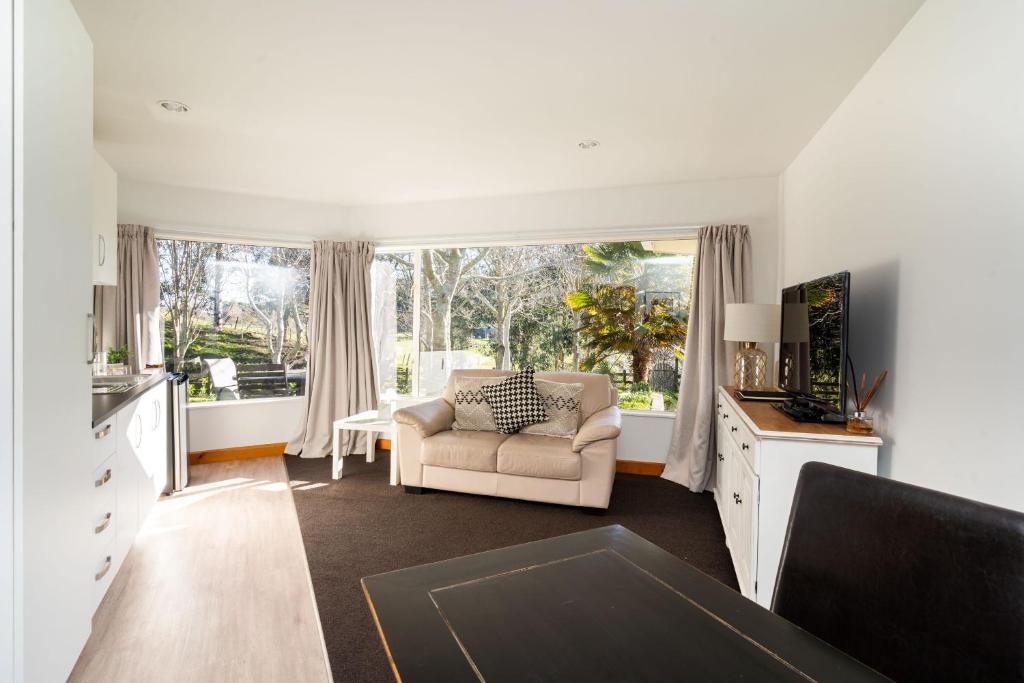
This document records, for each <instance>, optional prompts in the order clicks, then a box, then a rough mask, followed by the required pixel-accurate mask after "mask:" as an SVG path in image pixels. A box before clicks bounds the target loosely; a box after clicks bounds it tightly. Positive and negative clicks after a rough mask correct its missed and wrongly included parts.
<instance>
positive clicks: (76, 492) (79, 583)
mask: <svg viewBox="0 0 1024 683" xmlns="http://www.w3.org/2000/svg"><path fill="white" fill-rule="evenodd" d="M0 26H3V29H2V30H3V31H4V32H6V31H11V32H12V35H14V36H16V37H17V40H16V41H15V42H14V45H13V49H10V48H8V49H7V50H6V51H5V53H6V54H7V55H8V58H9V59H11V60H13V63H12V62H10V61H7V62H6V64H7V66H6V69H7V70H8V71H10V72H11V73H13V75H14V87H13V91H8V95H9V96H11V99H7V98H4V97H0V99H4V100H5V102H6V107H7V109H8V110H11V111H12V112H13V117H14V120H15V121H16V126H15V128H14V130H13V131H9V132H8V133H7V134H6V136H5V143H6V148H7V149H13V150H14V151H13V156H12V157H11V158H10V160H9V161H5V164H4V165H5V166H7V167H9V168H10V169H11V176H12V177H11V181H12V184H11V186H10V187H8V189H7V194H8V195H9V196H10V197H11V198H12V201H13V206H14V212H13V216H12V218H13V220H11V221H5V226H7V227H5V228H3V229H4V230H6V231H7V235H6V237H5V238H4V239H2V240H0V241H2V242H3V243H4V244H5V245H7V246H5V247H3V248H2V249H0V251H2V252H4V253H5V254H10V256H11V263H10V266H11V267H8V264H6V263H5V264H4V265H3V272H4V278H6V279H7V280H8V281H9V282H10V286H11V289H9V290H5V292H3V295H4V298H5V301H8V302H10V304H9V307H8V306H7V305H5V306H2V307H0V309H2V310H3V312H4V318H5V320H4V323H3V325H2V326H0V327H2V329H0V332H2V333H3V335H4V339H5V340H6V341H5V342H3V343H2V344H0V350H2V352H3V358H2V359H0V363H2V364H3V365H4V367H5V370H4V374H5V375H10V376H11V384H10V385H9V389H8V390H9V391H10V397H11V403H12V405H13V406H14V407H15V409H14V411H13V418H12V417H11V415H12V413H10V412H7V411H6V410H5V411H4V412H5V414H6V415H7V418H6V424H9V425H10V426H11V431H13V436H12V435H10V434H9V433H8V434H6V435H5V440H9V443H13V444H15V446H14V448H13V458H12V459H13V467H7V466H6V465H5V468H6V469H7V471H8V472H10V471H13V472H15V473H17V476H16V477H15V479H14V483H13V496H11V497H7V496H6V495H4V496H0V499H2V502H3V505H5V506H6V507H8V508H10V509H11V511H12V514H11V516H12V518H13V520H12V521H13V524H12V525H11V527H10V528H11V529H12V535H13V548H14V558H13V561H12V562H9V563H6V564H7V566H8V567H10V570H11V578H12V581H11V584H12V585H11V586H10V587H11V588H13V590H11V592H10V593H9V595H12V596H14V603H13V609H12V610H11V611H10V612H7V610H3V611H4V612H5V613H7V614H8V615H9V616H8V617H7V619H5V621H9V622H10V624H11V627H10V629H11V632H13V638H11V639H10V640H8V639H7V637H6V628H0V633H3V634H4V637H3V638H0V640H4V643H3V646H2V647H4V648H5V649H4V652H10V653H11V655H10V660H12V661H11V664H12V666H10V667H9V668H8V667H7V665H6V663H5V664H4V670H3V671H0V680H5V681H6V680H14V681H32V682H35V681H63V680H66V679H67V677H68V674H70V672H71V669H72V667H73V666H74V664H75V661H76V659H77V657H78V654H79V652H80V651H81V649H82V646H83V645H84V644H85V642H86V640H87V638H88V636H89V632H90V628H91V620H90V618H91V616H92V606H93V602H94V591H93V586H94V584H95V581H94V578H93V577H94V575H95V573H96V570H95V569H94V566H93V560H94V557H93V554H94V550H95V543H96V541H95V540H94V539H95V537H96V536H98V535H97V534H95V533H94V526H95V525H94V522H95V517H94V507H93V505H94V502H95V499H94V498H93V495H94V494H93V492H92V490H91V488H90V487H92V482H91V481H90V479H91V475H92V473H93V471H94V470H95V469H96V466H97V465H98V464H100V463H97V462H95V460H94V458H93V457H91V454H94V453H95V448H96V447H95V446H94V444H93V440H94V439H93V434H92V432H91V429H90V425H91V423H92V419H91V410H90V404H91V395H90V389H89V385H90V372H89V367H90V366H89V365H88V361H89V360H90V358H89V357H90V355H91V353H90V350H91V349H90V341H91V337H90V333H91V325H90V324H89V323H90V321H89V317H88V316H89V314H90V313H91V312H92V287H91V283H92V269H91V267H90V263H89V259H88V256H87V254H90V253H92V244H91V242H92V222H93V208H94V207H93V188H92V176H93V162H94V159H93V120H92V113H93V95H92V93H93V81H92V78H93V58H92V43H91V41H90V40H89V36H88V34H87V33H86V31H85V29H84V28H83V26H82V24H81V21H80V20H79V18H78V15H77V13H76V12H75V9H74V7H73V6H72V5H71V2H69V0H14V2H13V7H12V4H8V5H7V11H6V21H5V22H0ZM0 61H3V60H0ZM12 143H13V144H12ZM4 147H5V145H0V148H4ZM12 233H13V234H12ZM8 315H10V316H11V317H8ZM8 325H9V326H8ZM0 431H3V428H0ZM0 575H6V571H0ZM4 584H5V588H4V593H5V594H7V587H6V586H7V581H6V580H5V581H4ZM0 602H2V603H6V600H3V599H0ZM7 604H10V603H7ZM0 606H3V605H0ZM8 647H9V650H8V649H6V648H8ZM6 659H7V656H6V655H4V656H3V657H0V660H6Z"/></svg>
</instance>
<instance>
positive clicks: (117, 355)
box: [107, 346, 132, 365]
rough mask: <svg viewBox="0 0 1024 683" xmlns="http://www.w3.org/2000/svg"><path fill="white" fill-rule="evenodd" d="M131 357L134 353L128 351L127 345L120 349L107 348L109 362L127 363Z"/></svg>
mask: <svg viewBox="0 0 1024 683" xmlns="http://www.w3.org/2000/svg"><path fill="white" fill-rule="evenodd" d="M131 357H132V354H131V353H129V352H128V347H127V346H122V347H121V348H119V349H115V348H113V347H111V348H109V349H107V362H108V363H110V364H114V365H116V364H117V363H127V362H128V359H129V358H131Z"/></svg>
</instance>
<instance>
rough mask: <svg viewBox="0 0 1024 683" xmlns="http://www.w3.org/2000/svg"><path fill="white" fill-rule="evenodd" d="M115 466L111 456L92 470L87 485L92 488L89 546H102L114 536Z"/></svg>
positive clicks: (115, 505) (115, 526)
mask: <svg viewBox="0 0 1024 683" xmlns="http://www.w3.org/2000/svg"><path fill="white" fill-rule="evenodd" d="M116 470H117V466H116V464H115V458H114V457H113V456H111V457H110V458H108V459H107V460H106V462H104V463H103V464H102V465H100V466H99V467H97V468H96V469H95V470H93V472H92V477H91V479H90V482H89V486H90V487H91V488H92V494H91V498H92V504H91V505H90V507H89V509H90V517H89V520H88V525H89V530H88V533H89V537H90V539H91V543H90V547H94V548H97V547H103V546H106V545H107V544H108V543H111V542H113V539H114V536H116V529H117V525H116V524H115V521H116V520H115V512H116V509H117V474H118V473H117V471H116Z"/></svg>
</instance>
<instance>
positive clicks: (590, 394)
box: [442, 370, 617, 420]
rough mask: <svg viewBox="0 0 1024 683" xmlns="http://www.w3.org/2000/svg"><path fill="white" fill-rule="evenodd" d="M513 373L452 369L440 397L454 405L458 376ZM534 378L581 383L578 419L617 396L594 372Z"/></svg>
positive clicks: (546, 374)
mask: <svg viewBox="0 0 1024 683" xmlns="http://www.w3.org/2000/svg"><path fill="white" fill-rule="evenodd" d="M512 374H515V373H514V371H512V370H452V372H451V375H449V376H448V384H447V385H446V386H445V389H444V393H443V394H442V397H443V398H444V400H446V401H448V403H450V404H452V405H455V382H456V381H457V380H458V378H459V377H507V376H508V375H512ZM534 378H535V379H546V380H548V381H549V382H562V383H565V384H568V383H579V384H582V385H583V402H582V405H580V419H581V420H586V419H587V418H588V417H590V416H591V415H593V414H594V413H596V412H597V411H599V410H603V409H604V408H607V407H608V406H611V405H615V403H616V400H617V397H616V392H615V387H613V386H612V383H611V381H610V380H609V379H608V376H607V375H601V374H598V373H595V372H538V373H536V374H535V375H534Z"/></svg>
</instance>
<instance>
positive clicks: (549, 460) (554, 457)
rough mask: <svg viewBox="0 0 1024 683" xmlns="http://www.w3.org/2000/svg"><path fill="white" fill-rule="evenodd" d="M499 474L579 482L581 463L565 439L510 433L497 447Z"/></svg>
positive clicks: (570, 443) (578, 456) (577, 454)
mask: <svg viewBox="0 0 1024 683" xmlns="http://www.w3.org/2000/svg"><path fill="white" fill-rule="evenodd" d="M498 472H499V473H500V474H516V475H519V476H521V477H541V478H543V479H570V480H573V481H578V480H579V478H580V473H581V460H580V455H579V453H573V451H572V442H571V441H569V440H568V439H559V438H558V437H554V436H541V435H539V434H513V435H512V436H510V437H508V439H507V440H506V441H505V442H504V443H502V444H501V446H500V447H499V448H498Z"/></svg>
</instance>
